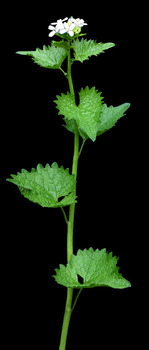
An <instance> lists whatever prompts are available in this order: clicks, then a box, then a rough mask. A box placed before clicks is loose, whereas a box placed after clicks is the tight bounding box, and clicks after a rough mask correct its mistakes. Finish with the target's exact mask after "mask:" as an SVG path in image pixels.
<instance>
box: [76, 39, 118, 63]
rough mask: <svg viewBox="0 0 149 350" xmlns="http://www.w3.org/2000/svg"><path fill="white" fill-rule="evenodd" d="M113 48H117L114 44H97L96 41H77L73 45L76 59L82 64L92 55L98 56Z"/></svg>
mask: <svg viewBox="0 0 149 350" xmlns="http://www.w3.org/2000/svg"><path fill="white" fill-rule="evenodd" d="M113 46H115V44H113V43H96V41H95V40H87V39H81V40H79V39H76V40H74V41H73V42H72V44H71V47H72V48H73V50H74V58H75V60H76V61H80V62H83V61H85V60H88V59H89V57H90V56H92V55H94V56H97V55H99V54H100V53H103V52H104V51H105V50H107V49H110V48H111V47H113Z"/></svg>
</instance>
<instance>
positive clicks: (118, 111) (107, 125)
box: [97, 103, 130, 136]
mask: <svg viewBox="0 0 149 350" xmlns="http://www.w3.org/2000/svg"><path fill="white" fill-rule="evenodd" d="M129 107H130V103H123V104H122V105H120V106H117V107H113V106H110V107H107V105H106V104H105V105H104V106H103V110H102V114H101V118H100V121H99V123H98V126H97V136H99V135H101V134H103V133H104V132H105V131H107V130H109V129H111V128H112V127H113V126H114V125H115V124H116V122H117V121H118V120H119V119H120V118H122V117H123V116H124V115H125V112H126V111H127V109H128V108H129Z"/></svg>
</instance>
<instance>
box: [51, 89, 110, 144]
mask: <svg viewBox="0 0 149 350" xmlns="http://www.w3.org/2000/svg"><path fill="white" fill-rule="evenodd" d="M79 97H80V103H79V106H76V103H75V100H74V97H73V96H72V95H71V94H70V93H69V92H67V95H64V94H61V96H57V100H56V101H54V102H55V103H56V104H57V108H58V109H59V114H62V115H64V117H65V118H66V120H73V119H74V120H76V122H77V125H78V128H79V130H80V133H81V132H82V133H86V134H87V136H88V137H89V138H90V139H91V140H92V141H95V139H96V134H97V124H98V123H99V119H100V116H101V111H102V99H103V98H102V97H101V93H100V92H98V91H97V90H95V87H93V88H91V89H89V87H88V86H87V87H86V88H85V89H81V91H80V92H79Z"/></svg>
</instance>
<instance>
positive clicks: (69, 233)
mask: <svg viewBox="0 0 149 350" xmlns="http://www.w3.org/2000/svg"><path fill="white" fill-rule="evenodd" d="M67 78H68V83H69V89H70V93H71V95H72V96H74V98H75V93H74V88H73V82H72V76H71V56H70V49H69V51H68V68H67ZM78 158H79V132H78V128H77V124H76V122H75V121H74V154H73V163H72V174H74V175H75V184H74V190H73V193H74V196H76V180H77V168H78ZM74 215H75V203H74V204H71V205H70V207H69V220H68V224H67V261H68V262H69V261H70V260H71V258H72V254H73V228H74ZM72 298H73V288H67V299H66V306H65V312H64V319H63V326H62V333H61V339H60V346H59V350H65V349H66V341H67V334H68V328H69V323H70V317H71V311H72Z"/></svg>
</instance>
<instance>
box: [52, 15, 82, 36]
mask: <svg viewBox="0 0 149 350" xmlns="http://www.w3.org/2000/svg"><path fill="white" fill-rule="evenodd" d="M66 20H68V21H67V22H66ZM85 25H87V23H85V22H84V19H80V18H76V19H75V18H73V17H71V18H69V19H68V17H65V18H64V19H58V20H57V22H52V23H51V24H50V25H49V27H48V29H50V30H51V32H50V33H49V36H50V37H52V36H53V35H55V34H57V33H60V34H65V33H68V34H69V35H70V36H71V37H72V36H74V34H78V33H80V31H81V27H83V26H85Z"/></svg>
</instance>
